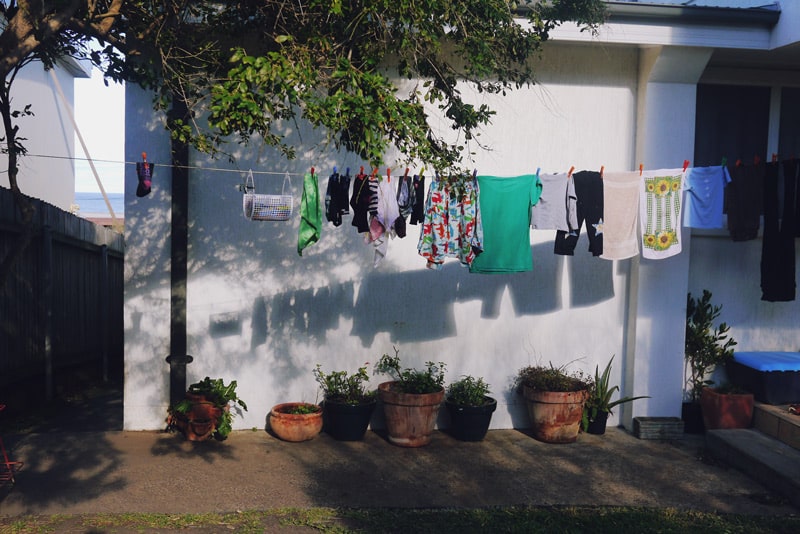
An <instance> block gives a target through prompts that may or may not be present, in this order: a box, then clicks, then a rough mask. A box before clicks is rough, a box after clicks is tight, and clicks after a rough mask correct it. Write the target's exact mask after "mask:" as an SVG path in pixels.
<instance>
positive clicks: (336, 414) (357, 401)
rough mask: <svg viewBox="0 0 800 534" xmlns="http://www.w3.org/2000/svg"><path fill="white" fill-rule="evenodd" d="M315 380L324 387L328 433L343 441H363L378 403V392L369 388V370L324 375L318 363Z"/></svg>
mask: <svg viewBox="0 0 800 534" xmlns="http://www.w3.org/2000/svg"><path fill="white" fill-rule="evenodd" d="M314 377H315V378H316V379H317V383H318V384H319V386H320V388H322V394H323V399H324V400H323V403H322V419H323V425H322V427H323V429H324V430H325V432H327V433H328V434H329V435H330V436H331V437H333V438H334V439H338V440H342V441H357V440H360V439H363V438H364V434H365V433H366V432H367V427H368V426H369V421H370V419H371V418H372V412H373V411H374V410H375V405H376V404H377V402H378V397H377V393H376V391H375V390H370V389H368V388H367V383H368V382H369V375H367V368H366V367H359V368H358V371H356V372H355V373H352V374H348V373H347V371H331V372H330V373H325V372H324V371H323V370H322V366H321V365H320V364H317V367H316V368H315V369H314Z"/></svg>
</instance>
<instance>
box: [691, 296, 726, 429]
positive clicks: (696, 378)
mask: <svg viewBox="0 0 800 534" xmlns="http://www.w3.org/2000/svg"><path fill="white" fill-rule="evenodd" d="M721 312H722V306H721V305H718V306H715V305H713V304H711V292H710V291H709V290H707V289H704V290H703V296H702V297H700V298H694V297H692V294H691V293H689V294H688V295H687V298H686V346H685V351H684V357H685V359H686V366H687V367H688V372H687V375H688V376H687V392H688V399H687V402H684V403H683V409H682V418H683V421H684V429H685V431H686V432H689V433H694V434H699V433H702V432H703V419H702V408H701V406H700V397H701V395H702V393H703V388H705V387H707V386H711V385H713V384H714V382H713V381H712V380H710V379H709V376H710V375H711V373H712V372H713V371H714V369H715V368H716V367H717V366H719V365H724V364H725V363H727V362H728V361H730V360H731V359H732V358H733V347H734V346H736V341H734V340H733V338H730V337H728V331H729V330H730V328H729V327H728V325H727V324H726V323H724V322H722V323H719V325H718V326H716V327H715V326H714V321H715V320H716V319H717V318H718V317H719V315H720V313H721Z"/></svg>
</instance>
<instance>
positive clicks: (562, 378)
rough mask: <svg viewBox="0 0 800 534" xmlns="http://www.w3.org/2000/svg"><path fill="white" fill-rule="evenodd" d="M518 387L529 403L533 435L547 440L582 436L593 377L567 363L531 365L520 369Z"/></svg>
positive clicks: (569, 440)
mask: <svg viewBox="0 0 800 534" xmlns="http://www.w3.org/2000/svg"><path fill="white" fill-rule="evenodd" d="M516 388H517V391H518V392H520V393H521V394H522V395H523V397H524V398H525V401H526V403H527V406H528V415H530V418H531V424H532V429H533V437H534V438H536V439H538V440H539V441H543V442H545V443H573V442H574V441H576V440H577V439H578V432H579V430H580V424H581V418H582V416H583V405H584V403H585V402H586V399H587V398H588V396H589V381H588V380H587V379H586V378H585V377H584V375H583V373H581V372H580V371H576V372H572V373H568V372H567V371H566V369H565V368H564V367H554V366H553V364H552V363H551V364H550V365H549V366H544V365H529V366H527V367H523V368H522V369H520V370H519V372H518V373H517V378H516Z"/></svg>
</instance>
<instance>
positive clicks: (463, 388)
mask: <svg viewBox="0 0 800 534" xmlns="http://www.w3.org/2000/svg"><path fill="white" fill-rule="evenodd" d="M444 405H445V407H446V408H447V413H448V414H450V433H451V434H452V435H453V437H455V438H456V439H460V440H462V441H481V440H482V439H483V438H484V437H486V432H487V431H488V430H489V424H490V423H491V421H492V414H493V413H494V411H495V410H496V409H497V401H496V400H495V399H493V398H492V397H490V396H489V384H487V383H486V382H484V380H483V378H475V377H472V376H468V375H467V376H463V377H461V378H460V379H459V380H457V381H455V382H453V383H452V384H450V385H449V386H447V393H446V394H445V400H444Z"/></svg>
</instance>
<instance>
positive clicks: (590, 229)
mask: <svg viewBox="0 0 800 534" xmlns="http://www.w3.org/2000/svg"><path fill="white" fill-rule="evenodd" d="M571 179H572V180H575V197H576V198H577V200H576V202H575V213H576V215H577V216H578V227H577V228H576V229H575V231H574V232H565V231H563V230H558V231H557V232H556V242H555V246H554V248H553V251H554V252H555V253H556V254H559V255H561V256H573V255H574V254H575V246H576V245H577V244H578V238H579V237H580V233H581V225H583V223H584V221H586V235H587V236H589V252H591V253H592V255H593V256H599V255H600V254H602V253H603V234H602V233H600V234H598V233H597V226H596V225H598V224H600V220H601V219H602V218H603V178H602V177H601V176H600V173H599V172H595V171H580V172H576V173H574V174H573V175H572V178H571Z"/></svg>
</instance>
